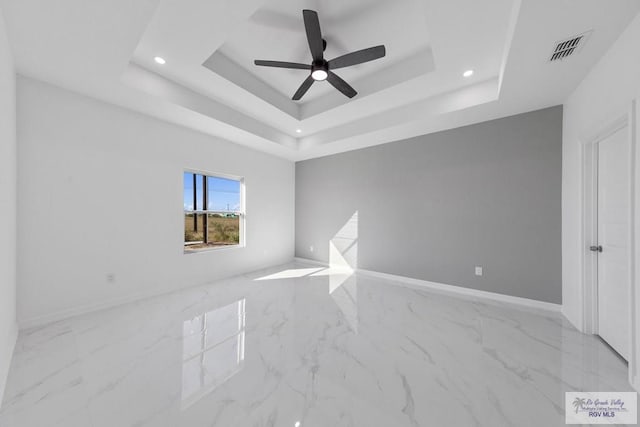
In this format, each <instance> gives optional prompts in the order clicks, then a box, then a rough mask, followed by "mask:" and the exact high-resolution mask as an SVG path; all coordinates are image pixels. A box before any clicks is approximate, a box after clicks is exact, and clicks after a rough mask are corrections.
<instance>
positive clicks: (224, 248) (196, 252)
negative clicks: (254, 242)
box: [182, 245, 246, 255]
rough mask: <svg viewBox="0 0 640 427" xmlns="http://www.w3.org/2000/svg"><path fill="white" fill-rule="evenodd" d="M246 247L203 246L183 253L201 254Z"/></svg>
mask: <svg viewBox="0 0 640 427" xmlns="http://www.w3.org/2000/svg"><path fill="white" fill-rule="evenodd" d="M245 247H246V245H229V246H214V247H212V248H202V249H196V250H191V251H187V250H183V252H182V253H183V254H184V255H194V254H201V253H204V252H217V251H232V250H235V249H243V248H245Z"/></svg>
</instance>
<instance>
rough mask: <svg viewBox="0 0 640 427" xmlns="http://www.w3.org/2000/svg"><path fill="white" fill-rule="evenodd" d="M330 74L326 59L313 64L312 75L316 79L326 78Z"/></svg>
mask: <svg viewBox="0 0 640 427" xmlns="http://www.w3.org/2000/svg"><path fill="white" fill-rule="evenodd" d="M328 75H329V63H328V62H327V61H325V60H324V59H322V60H320V61H314V62H313V63H312V64H311V76H313V79H314V80H325V79H326V78H327V76H328Z"/></svg>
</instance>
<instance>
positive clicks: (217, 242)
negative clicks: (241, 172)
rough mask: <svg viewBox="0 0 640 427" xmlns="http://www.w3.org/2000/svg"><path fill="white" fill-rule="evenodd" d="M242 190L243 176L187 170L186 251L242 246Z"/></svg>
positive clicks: (185, 185)
mask: <svg viewBox="0 0 640 427" xmlns="http://www.w3.org/2000/svg"><path fill="white" fill-rule="evenodd" d="M242 191H243V184H242V179H239V178H223V177H220V176H210V175H204V174H200V173H196V172H185V173H184V250H185V252H193V251H198V250H201V249H208V248H216V247H229V246H239V245H241V242H242V241H243V240H242V238H243V236H242V233H243V229H244V224H243V222H244V210H243V209H244V206H243V197H242Z"/></svg>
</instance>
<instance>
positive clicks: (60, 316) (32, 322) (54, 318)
mask: <svg viewBox="0 0 640 427" xmlns="http://www.w3.org/2000/svg"><path fill="white" fill-rule="evenodd" d="M278 265H283V264H282V263H278V264H274V265H270V266H266V267H261V268H269V267H275V266H278ZM246 273H247V272H246V271H239V272H237V273H236V274H234V275H232V276H226V277H220V278H217V279H213V280H211V281H207V282H203V283H196V284H194V285H190V286H185V287H184V288H168V289H160V290H153V291H147V292H139V293H136V294H132V295H127V296H124V297H118V298H112V299H109V300H107V301H103V302H99V303H93V304H84V305H79V306H77V307H72V308H69V309H64V310H60V311H56V312H53V313H48V314H44V315H42V316H35V317H29V318H26V319H18V327H19V329H20V330H21V331H23V330H25V329H32V328H37V327H40V326H45V325H48V324H50V323H54V322H59V321H61V320H66V319H70V318H72V317H76V316H81V315H83V314H89V313H93V312H96V311H101V310H108V309H110V308H114V307H118V306H120V305H124V304H131V303H134V302H137V301H142V300H145V299H149V298H155V297H160V296H163V295H169V294H172V293H174V292H182V291H185V290H188V289H192V288H197V287H199V286H206V285H208V284H210V283H215V282H217V281H219V280H225V279H228V278H229V277H234V276H236V275H241V274H246Z"/></svg>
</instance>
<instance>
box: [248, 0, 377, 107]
mask: <svg viewBox="0 0 640 427" xmlns="http://www.w3.org/2000/svg"><path fill="white" fill-rule="evenodd" d="M302 17H303V19H304V27H305V30H306V32H307V41H308V42H309V50H311V57H312V58H313V62H312V63H311V64H310V65H307V64H299V63H295V62H282V61H263V60H259V59H256V60H255V61H254V63H255V64H256V65H259V66H262V67H278V68H290V69H294V70H309V71H311V74H310V75H309V77H307V79H306V80H305V81H304V82H302V85H300V87H299V88H298V90H297V91H296V93H295V94H294V95H293V98H292V99H293V100H294V101H299V100H300V99H301V98H302V97H303V96H304V94H305V93H307V91H308V90H309V88H310V87H311V85H312V84H313V83H314V82H315V81H322V80H326V81H328V82H329V83H331V85H332V86H333V87H335V88H336V89H338V90H339V91H340V92H342V93H343V94H344V95H345V96H348V97H349V98H353V97H354V96H356V94H357V93H358V92H356V90H355V89H354V88H352V87H351V86H350V85H349V84H348V83H347V82H345V81H344V80H342V79H341V78H340V77H339V76H338V75H337V74H336V73H334V72H333V71H332V70H335V69H338V68H344V67H350V66H352V65H357V64H362V63H363V62H369V61H373V60H375V59H379V58H382V57H384V56H385V54H386V50H385V47H384V45H380V46H374V47H370V48H368V49H362V50H358V51H356V52H351V53H347V54H346V55H342V56H339V57H337V58H334V59H332V60H330V61H327V60H325V59H324V50H325V49H326V48H327V42H326V41H325V40H324V39H323V38H322V33H321V31H320V20H319V19H318V13H317V12H315V11H313V10H308V9H305V10H303V11H302Z"/></svg>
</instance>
